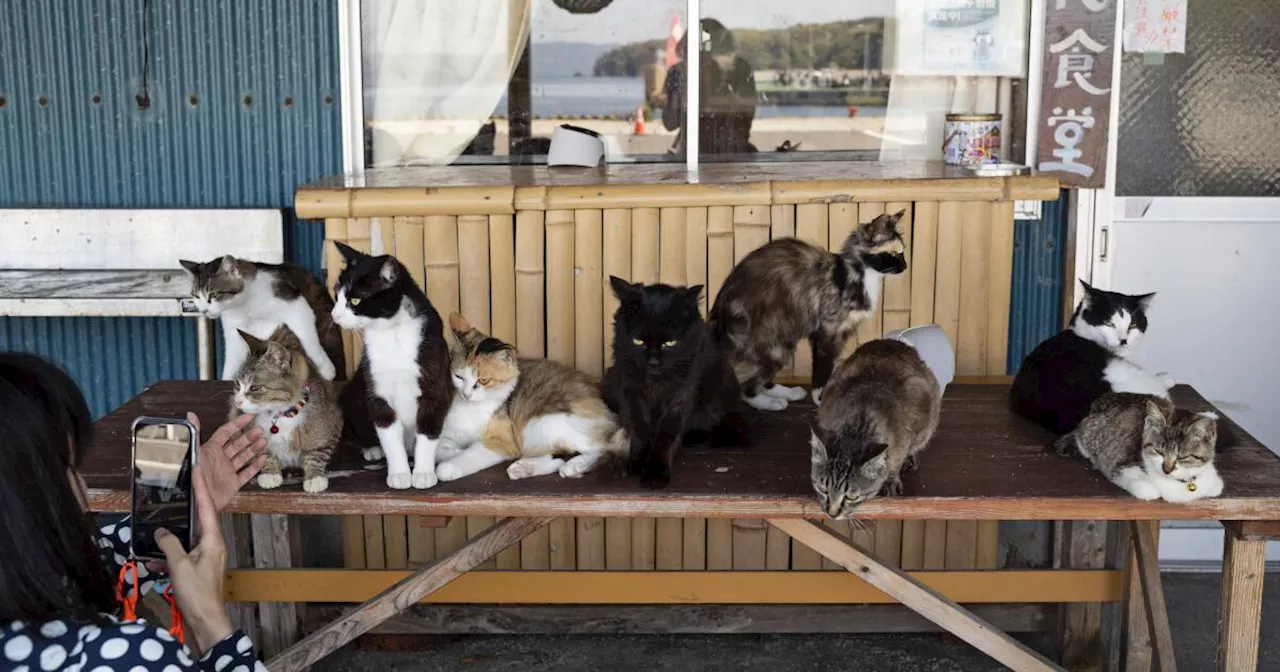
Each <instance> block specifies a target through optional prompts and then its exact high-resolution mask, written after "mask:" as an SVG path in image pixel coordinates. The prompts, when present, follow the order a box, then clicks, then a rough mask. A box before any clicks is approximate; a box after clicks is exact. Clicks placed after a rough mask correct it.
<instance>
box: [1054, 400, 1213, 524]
mask: <svg viewBox="0 0 1280 672" xmlns="http://www.w3.org/2000/svg"><path fill="white" fill-rule="evenodd" d="M1217 442H1218V416H1217V414H1216V413H1208V412H1206V413H1192V412H1190V411H1184V410H1181V409H1177V408H1174V406H1173V403H1172V402H1170V401H1169V400H1168V399H1165V398H1163V397H1158V396H1155V395H1151V394H1132V393H1129V392H1109V393H1107V394H1104V395H1102V396H1101V397H1098V400H1097V401H1095V402H1093V405H1092V406H1090V407H1089V415H1087V416H1085V418H1084V420H1082V421H1081V422H1080V426H1079V427H1077V428H1076V429H1075V431H1073V432H1071V433H1070V434H1066V435H1064V436H1062V437H1060V438H1059V439H1058V440H1057V442H1055V443H1054V447H1055V448H1056V449H1057V451H1058V454H1059V455H1062V456H1064V457H1066V456H1069V455H1072V454H1075V453H1077V452H1078V453H1080V454H1081V455H1083V456H1084V457H1086V458H1088V459H1089V461H1090V462H1092V463H1093V466H1094V467H1095V468H1096V469H1097V470H1098V471H1101V472H1102V475H1104V476H1106V477H1107V478H1108V479H1109V480H1110V481H1111V482H1112V483H1115V484H1116V485H1118V486H1120V487H1121V488H1124V489H1125V490H1126V491H1128V492H1129V494H1131V495H1133V496H1134V497H1137V498H1138V499H1147V500H1150V499H1163V500H1165V501H1166V502H1189V501H1192V500H1195V499H1201V498H1204V497H1217V496H1218V495H1220V494H1222V478H1221V477H1220V476H1218V470H1217V468H1215V467H1214V466H1213V458H1214V457H1215V455H1216V450H1215V446H1216V444H1217Z"/></svg>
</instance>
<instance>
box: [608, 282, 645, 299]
mask: <svg viewBox="0 0 1280 672" xmlns="http://www.w3.org/2000/svg"><path fill="white" fill-rule="evenodd" d="M609 287H610V288H612V289H613V295H614V296H616V297H618V300H619V301H623V302H625V301H630V300H632V299H634V298H635V297H636V295H637V294H638V293H639V288H640V285H633V284H631V283H629V282H627V281H626V280H623V279H622V278H619V277H618V276H616V275H611V276H609Z"/></svg>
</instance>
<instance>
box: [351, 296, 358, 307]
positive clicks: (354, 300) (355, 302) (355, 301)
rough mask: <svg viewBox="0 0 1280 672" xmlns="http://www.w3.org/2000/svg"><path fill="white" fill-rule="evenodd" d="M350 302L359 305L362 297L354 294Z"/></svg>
mask: <svg viewBox="0 0 1280 672" xmlns="http://www.w3.org/2000/svg"><path fill="white" fill-rule="evenodd" d="M350 302H351V305H353V306H358V305H360V297H358V296H353V297H351V299H350Z"/></svg>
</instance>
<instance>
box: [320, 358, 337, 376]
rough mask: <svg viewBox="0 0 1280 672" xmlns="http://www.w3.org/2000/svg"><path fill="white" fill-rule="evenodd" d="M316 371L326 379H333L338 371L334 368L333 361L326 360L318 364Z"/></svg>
mask: <svg viewBox="0 0 1280 672" xmlns="http://www.w3.org/2000/svg"><path fill="white" fill-rule="evenodd" d="M316 373H319V374H320V377H321V378H324V379H325V380H333V379H334V378H335V377H336V376H337V375H338V372H337V370H335V369H334V368H333V362H329V361H324V362H320V363H318V364H316Z"/></svg>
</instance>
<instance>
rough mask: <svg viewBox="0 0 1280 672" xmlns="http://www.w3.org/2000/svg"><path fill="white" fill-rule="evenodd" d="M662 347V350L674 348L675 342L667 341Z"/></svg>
mask: <svg viewBox="0 0 1280 672" xmlns="http://www.w3.org/2000/svg"><path fill="white" fill-rule="evenodd" d="M662 347H664V348H674V347H676V342H675V341H667V342H666V343H663V344H662Z"/></svg>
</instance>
